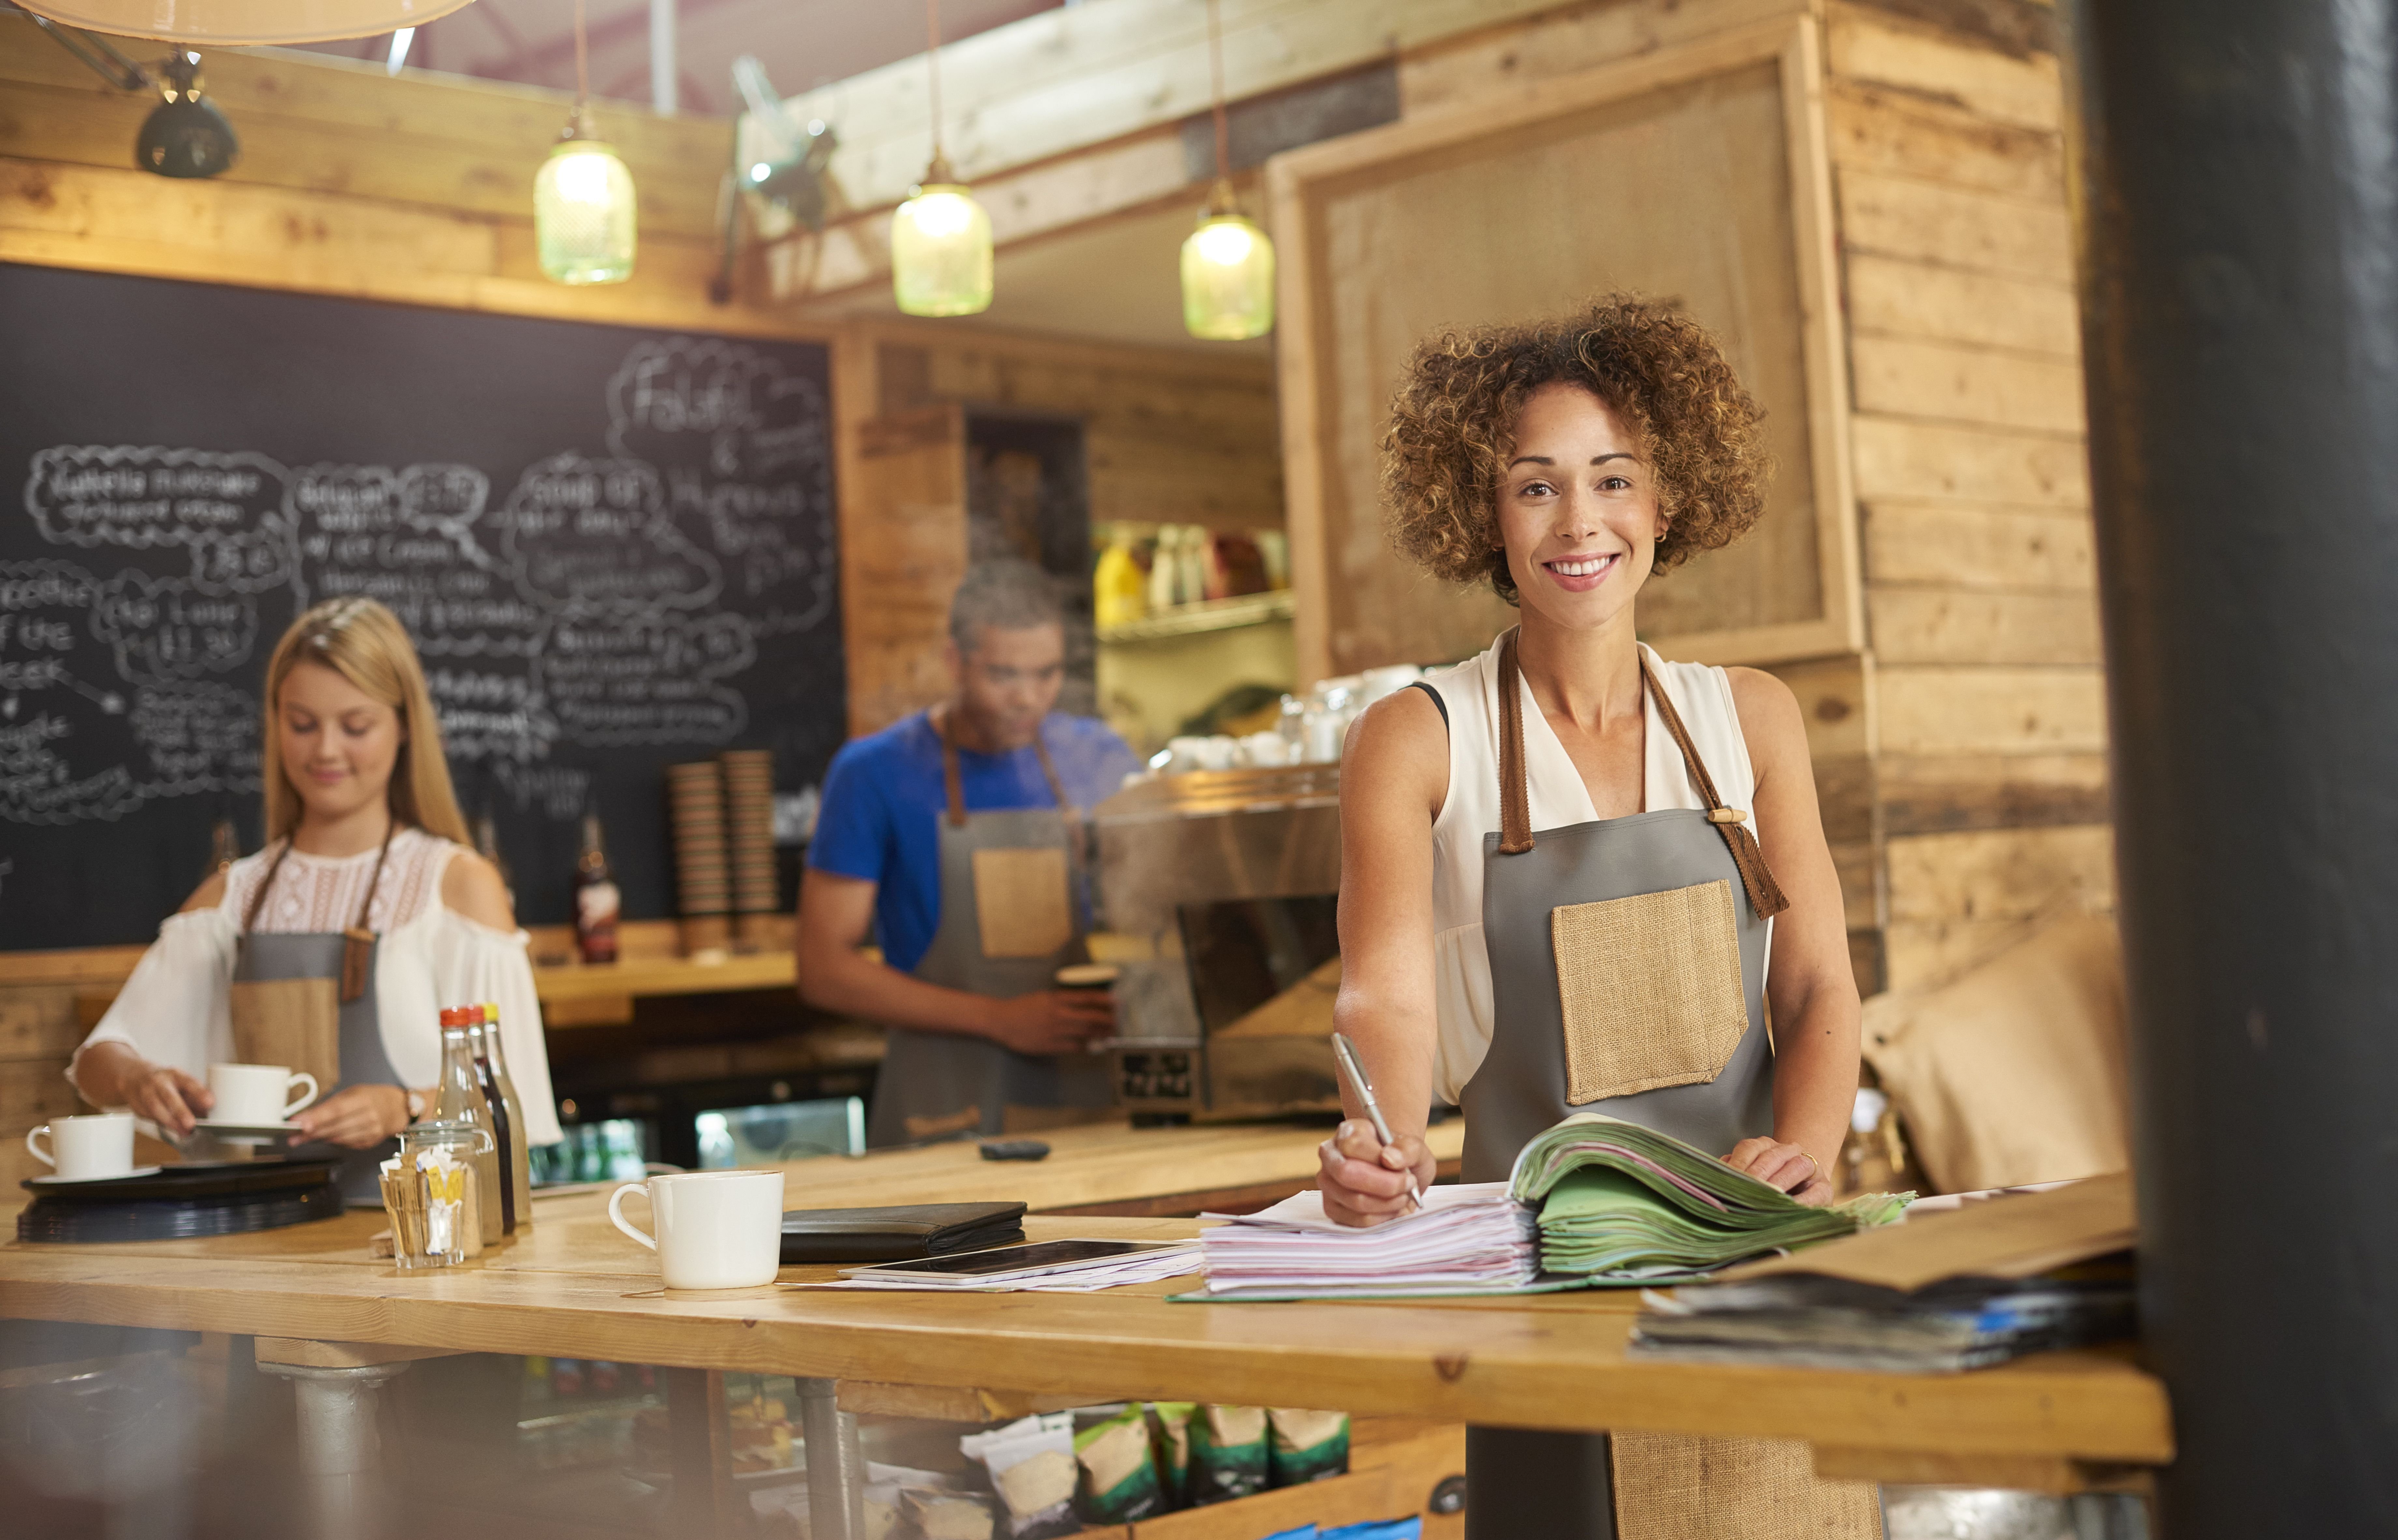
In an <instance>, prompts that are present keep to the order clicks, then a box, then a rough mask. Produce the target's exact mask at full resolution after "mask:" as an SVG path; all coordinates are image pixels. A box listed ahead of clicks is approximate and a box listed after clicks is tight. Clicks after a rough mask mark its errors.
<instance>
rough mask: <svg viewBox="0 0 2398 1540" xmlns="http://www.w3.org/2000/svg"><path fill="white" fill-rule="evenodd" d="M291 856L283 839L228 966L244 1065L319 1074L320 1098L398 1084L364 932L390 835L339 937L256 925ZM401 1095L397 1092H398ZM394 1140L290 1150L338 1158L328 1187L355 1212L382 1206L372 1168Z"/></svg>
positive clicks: (236, 1040)
mask: <svg viewBox="0 0 2398 1540" xmlns="http://www.w3.org/2000/svg"><path fill="white" fill-rule="evenodd" d="M290 853H291V844H290V841H289V840H286V841H285V842H284V844H283V848H282V849H281V850H279V851H277V852H276V857H275V859H274V861H273V862H272V863H271V864H269V865H268V867H267V869H266V876H265V879H264V880H263V881H262V882H261V883H260V884H259V885H258V891H257V892H256V893H254V894H252V895H251V896H250V900H249V911H248V912H246V913H244V914H243V916H242V922H241V935H240V938H239V939H237V940H236V943H235V951H234V964H233V1001H232V1009H233V1047H234V1054H235V1057H236V1059H237V1060H239V1061H240V1062H242V1063H245V1064H288V1065H290V1067H291V1068H293V1069H299V1070H306V1071H307V1072H308V1073H309V1074H313V1075H315V1076H316V1077H317V1086H318V1087H319V1088H320V1092H321V1094H320V1095H319V1097H318V1100H319V1101H321V1100H323V1098H324V1097H327V1096H330V1095H332V1094H333V1092H335V1091H337V1090H340V1089H342V1088H344V1087H348V1086H399V1085H401V1081H400V1077H399V1072H398V1071H397V1070H396V1069H394V1068H393V1067H392V1062H391V1059H390V1056H389V1055H387V1054H386V1053H384V1047H383V1024H382V1021H381V1020H380V1018H379V1017H378V1016H377V1013H376V1009H375V991H374V987H373V984H374V977H375V964H376V962H377V960H378V958H379V956H380V954H381V950H382V945H383V943H382V940H381V939H380V938H378V937H377V936H376V935H375V934H374V932H373V931H371V930H370V929H368V928H367V920H368V917H369V915H370V912H371V911H372V909H373V906H374V897H375V890H376V889H377V888H379V887H381V886H382V885H383V869H384V860H385V859H386V858H388V857H389V856H390V854H391V833H390V831H386V832H385V833H384V843H383V850H382V852H381V853H380V854H378V855H377V856H376V857H375V870H374V876H373V877H372V878H371V879H370V881H369V882H368V884H367V896H366V898H365V900H364V901H363V902H362V903H360V904H359V906H358V918H357V924H356V925H352V926H351V927H350V928H349V929H348V930H345V931H295V932H291V933H289V934H278V933H271V932H270V933H261V932H259V931H257V930H256V929H254V928H253V927H254V926H255V925H257V923H258V912H259V910H260V908H261V907H262V906H263V905H264V903H265V902H266V895H267V893H268V891H269V890H270V889H272V888H273V887H274V886H275V878H276V873H278V872H280V871H282V870H283V858H284V857H286V856H288V855H290ZM403 1088H404V1087H403ZM398 1148H399V1144H398V1141H397V1140H392V1141H385V1142H384V1143H383V1144H379V1145H377V1146H375V1147H373V1148H372V1149H366V1150H352V1149H345V1148H344V1147H343V1146H341V1145H338V1144H327V1143H295V1144H293V1145H292V1146H291V1153H292V1154H293V1155H302V1156H306V1157H308V1158H311V1159H317V1158H323V1157H326V1156H332V1157H335V1158H338V1159H339V1160H340V1161H341V1168H340V1169H339V1170H338V1171H336V1172H335V1174H334V1180H335V1181H337V1182H340V1183H341V1187H342V1196H343V1197H344V1198H345V1199H346V1200H348V1201H349V1202H350V1203H352V1204H355V1205H358V1206H360V1207H365V1206H370V1205H379V1204H381V1203H382V1202H383V1187H382V1183H381V1181H380V1180H379V1178H378V1177H377V1175H376V1168H377V1167H378V1166H380V1165H382V1164H383V1162H384V1160H385V1159H387V1158H389V1157H390V1156H391V1155H394V1154H395V1153H397V1150H398Z"/></svg>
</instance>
